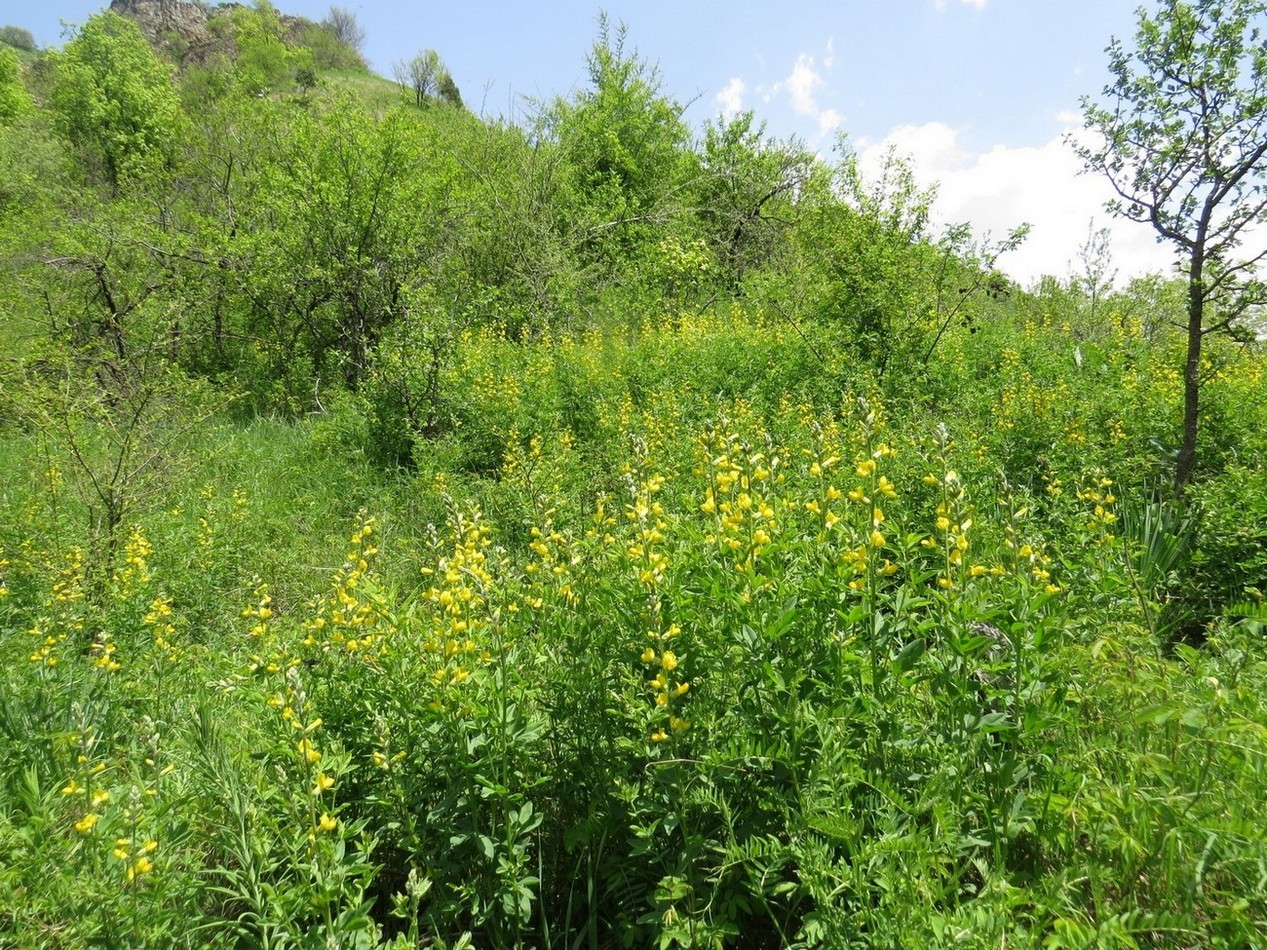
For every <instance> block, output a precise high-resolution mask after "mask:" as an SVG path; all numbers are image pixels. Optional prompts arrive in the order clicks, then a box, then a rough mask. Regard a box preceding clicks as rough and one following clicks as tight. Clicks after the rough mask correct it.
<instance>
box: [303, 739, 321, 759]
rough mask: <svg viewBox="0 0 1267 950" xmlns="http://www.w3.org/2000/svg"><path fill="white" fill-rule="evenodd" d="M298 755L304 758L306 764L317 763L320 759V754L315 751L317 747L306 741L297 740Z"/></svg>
mask: <svg viewBox="0 0 1267 950" xmlns="http://www.w3.org/2000/svg"><path fill="white" fill-rule="evenodd" d="M299 754H300V755H302V756H303V757H304V761H306V762H317V761H319V760H320V759H321V753H320V752H319V751H317V747H316V746H314V745H313V744H312V742H310V741H309V740H308V739H300V740H299Z"/></svg>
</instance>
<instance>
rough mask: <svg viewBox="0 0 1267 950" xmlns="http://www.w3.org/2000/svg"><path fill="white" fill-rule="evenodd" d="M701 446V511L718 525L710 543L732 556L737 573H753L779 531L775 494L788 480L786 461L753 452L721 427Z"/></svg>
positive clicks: (708, 434)
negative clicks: (704, 485) (703, 484)
mask: <svg viewBox="0 0 1267 950" xmlns="http://www.w3.org/2000/svg"><path fill="white" fill-rule="evenodd" d="M699 446H700V450H701V452H702V453H703V456H704V462H703V468H704V472H705V473H706V475H707V477H708V482H709V483H708V487H707V488H706V489H705V492H704V501H703V503H702V504H701V505H700V510H701V511H702V512H704V513H705V514H706V515H711V516H712V518H713V522H714V532H713V533H712V534H710V535H709V536H708V537H707V539H706V540H707V541H708V542H709V543H710V544H716V545H717V547H718V550H719V551H721V552H723V553H727V552H729V553H730V554H731V555H732V556H733V557H734V559H735V568H736V570H738V571H741V572H747V573H750V572H752V570H753V569H754V567H755V565H756V562H757V559H758V558H759V557H760V556H761V553H762V551H764V550H765V549H766V547H767V546H769V544H770V543H771V542H772V541H773V540H774V537H775V535H776V534H777V532H778V529H779V519H778V516H777V512H776V509H775V501H774V491H775V486H776V485H778V484H781V483H782V482H783V480H784V474H783V472H782V467H783V460H782V458H781V457H780V456H779V455H778V454H776V453H775V452H773V451H772V450H771V451H765V452H763V451H759V450H754V449H753V448H752V446H750V445H749V444H748V443H747V442H745V441H743V440H741V439H740V438H738V437H737V436H736V435H734V434H731V433H727V432H726V431H725V429H724V428H723V427H718V428H714V429H710V430H709V431H707V432H705V434H704V435H703V437H701V439H700V441H699Z"/></svg>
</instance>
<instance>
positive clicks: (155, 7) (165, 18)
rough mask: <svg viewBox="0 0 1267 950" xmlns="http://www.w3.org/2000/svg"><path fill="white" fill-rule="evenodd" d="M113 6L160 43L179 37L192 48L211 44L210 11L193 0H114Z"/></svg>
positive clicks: (154, 40)
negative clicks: (208, 18)
mask: <svg viewBox="0 0 1267 950" xmlns="http://www.w3.org/2000/svg"><path fill="white" fill-rule="evenodd" d="M110 9H111V11H112V12H114V13H117V14H118V15H119V16H125V17H127V18H128V19H129V20H133V21H135V23H136V25H137V26H138V27H140V29H141V34H142V35H143V36H144V37H145V38H146V39H147V40H149V41H150V42H151V43H153V44H155V45H158V44H160V43H162V42H164V41H167V40H170V39H171V38H173V37H179V38H180V39H181V40H182V41H183V43H184V45H185V46H186V47H189V48H198V47H206V46H209V45H210V44H211V42H212V36H211V31H210V30H209V29H207V11H206V10H204V9H203V8H202V7H201V6H199V5H198V4H197V3H190V2H189V0H111V3H110Z"/></svg>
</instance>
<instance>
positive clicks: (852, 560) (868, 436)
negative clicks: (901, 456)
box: [810, 397, 897, 592]
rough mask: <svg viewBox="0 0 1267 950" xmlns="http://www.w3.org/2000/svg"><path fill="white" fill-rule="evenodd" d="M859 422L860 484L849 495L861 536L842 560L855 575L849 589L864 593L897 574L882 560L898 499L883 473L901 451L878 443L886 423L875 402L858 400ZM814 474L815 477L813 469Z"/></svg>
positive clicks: (856, 464)
mask: <svg viewBox="0 0 1267 950" xmlns="http://www.w3.org/2000/svg"><path fill="white" fill-rule="evenodd" d="M876 405H878V403H876ZM857 421H858V425H857V428H856V432H855V441H856V443H857V445H858V454H857V456H856V457H855V459H854V477H855V478H856V479H857V481H855V482H854V484H853V485H852V487H850V489H849V491H848V492H847V493H846V495H845V498H846V499H847V500H848V502H849V503H850V504H851V505H856V506H858V507H857V510H858V516H857V526H856V527H857V535H856V537H855V541H856V544H855V545H854V547H853V548H851V549H848V550H846V551H845V552H844V554H843V556H842V557H843V560H844V562H845V563H846V564H847V565H849V567H850V568H851V569H852V570H853V573H854V577H853V579H852V580H850V582H849V588H850V589H851V590H853V591H858V592H861V591H863V590H866V589H867V588H868V585H870V584H871V583H872V582H873V580H874V579H875V578H876V577H877V576H887V575H890V574H894V573H896V571H897V565H896V564H894V563H893V562H892V561H891V560H889V559H888V558H887V557H885V558H883V559H882V560H881V555H880V552H881V551H883V550H884V549H885V548H886V547H888V546H889V541H888V538H886V537H885V534H884V524H885V521H886V520H887V515H886V514H885V512H884V505H885V503H886V502H888V501H890V500H892V499H895V498H897V486H896V485H894V483H893V482H892V480H890V479H889V477H888V476H887V475H885V474H883V473H882V472H881V470H880V469H881V466H882V465H883V464H885V463H887V462H888V460H889V459H891V458H893V457H894V456H896V455H897V449H895V448H893V446H892V445H890V444H889V443H888V442H883V441H881V442H877V441H876V439H877V437H878V436H879V434H880V431H881V430H882V428H883V422H882V420H881V417H880V413H879V411H878V409H877V408H875V407H874V405H873V400H870V399H866V398H861V397H860V398H859V399H858V407H857ZM810 474H811V475H812V474H814V471H813V469H812V468H811V469H810ZM877 560H880V563H879V564H877V563H876V562H877Z"/></svg>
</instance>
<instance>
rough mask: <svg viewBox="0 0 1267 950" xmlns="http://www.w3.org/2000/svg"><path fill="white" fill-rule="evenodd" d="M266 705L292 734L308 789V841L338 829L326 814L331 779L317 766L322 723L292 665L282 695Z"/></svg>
mask: <svg viewBox="0 0 1267 950" xmlns="http://www.w3.org/2000/svg"><path fill="white" fill-rule="evenodd" d="M269 705H270V706H273V707H275V708H279V709H280V710H281V717H282V721H283V722H285V723H287V724H288V725H289V726H290V728H291V731H292V735H293V736H295V738H294V749H295V758H296V759H297V760H298V764H299V772H300V775H302V776H303V783H304V786H305V787H306V788H307V790H308V794H307V796H306V798H307V808H306V812H307V817H308V838H309V840H310V841H312V840H314V839H315V838H316V836H317V834H318V833H320V832H322V831H333V830H334V829H335V828H337V827H338V821H337V820H336V819H335V818H334V817H333V816H332V815H331V814H330V809H331V808H333V802H332V798H333V795H332V794H330V795H328V794H327V793H329V792H331V791H332V789H333V788H334V786H335V779H334V776H332V775H330V774H329V773H328V772H326V771H325V769H323V768H322V766H321V760H322V757H323V755H322V752H321V750H320V749H319V748H318V747H317V743H316V739H315V736H316V733H317V731H318V730H319V729H320V728H321V726H322V720H321V717H320V716H318V715H316V714H315V713H314V712H313V711H312V710H311V709H309V707H308V694H307V692H306V691H305V690H304V688H303V684H302V682H301V681H300V677H299V670H298V668H297V667H293V666H292V667H291V668H290V669H288V670H287V671H286V692H285V694H281V693H279V694H277V695H275V696H273V697H272V698H271V699H270V700H269Z"/></svg>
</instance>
